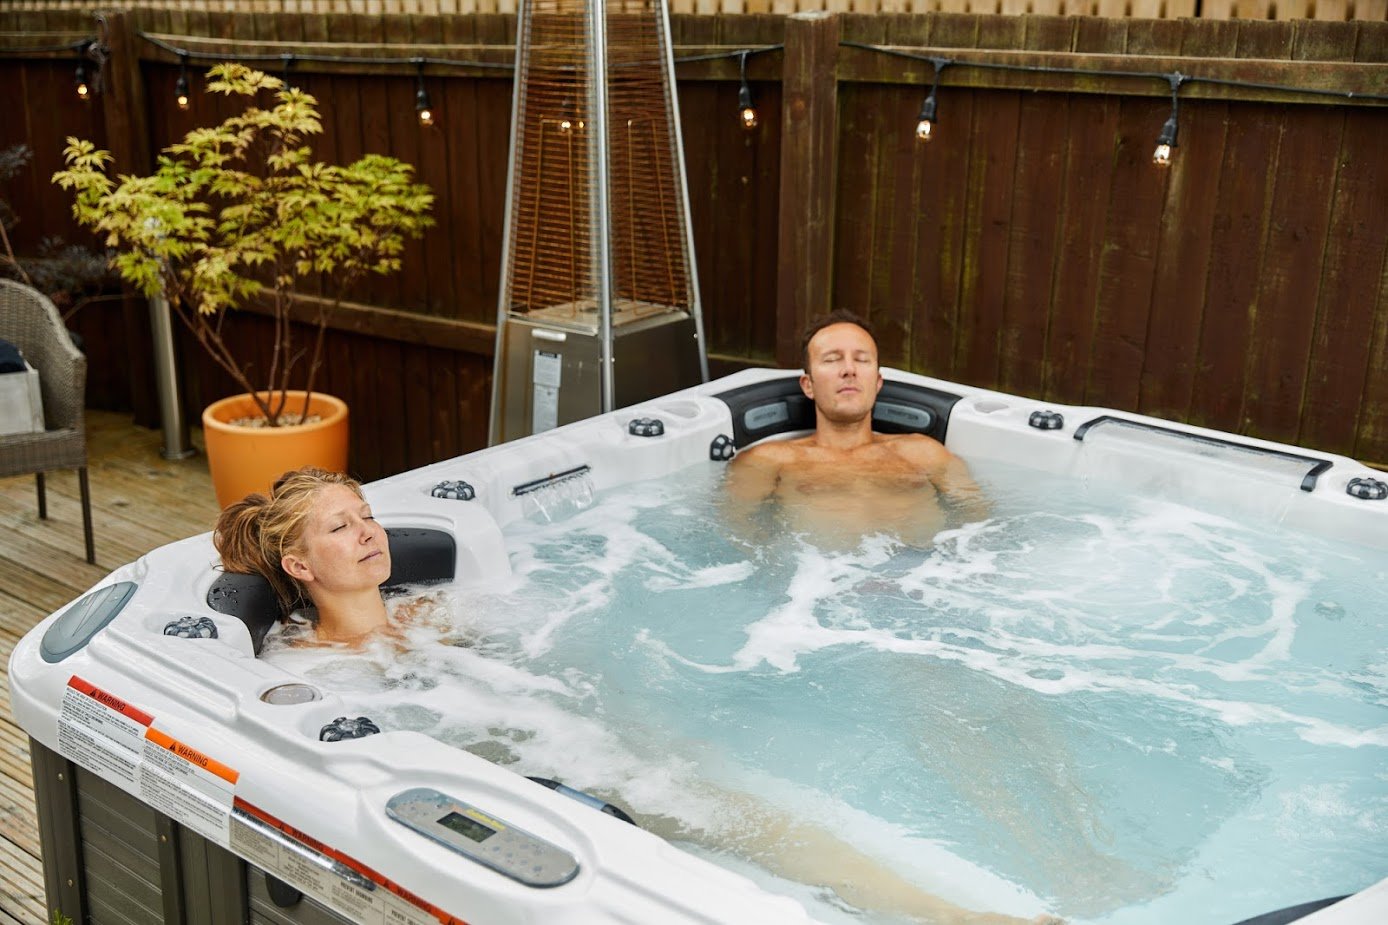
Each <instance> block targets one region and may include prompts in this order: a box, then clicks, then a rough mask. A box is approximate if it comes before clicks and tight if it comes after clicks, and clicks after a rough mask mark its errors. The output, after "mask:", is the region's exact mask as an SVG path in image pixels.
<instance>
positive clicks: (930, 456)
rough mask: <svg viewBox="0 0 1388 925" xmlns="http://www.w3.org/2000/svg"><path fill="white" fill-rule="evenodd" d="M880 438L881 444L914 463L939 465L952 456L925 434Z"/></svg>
mask: <svg viewBox="0 0 1388 925" xmlns="http://www.w3.org/2000/svg"><path fill="white" fill-rule="evenodd" d="M880 437H881V442H882V443H883V444H885V445H886V446H888V447H890V448H891V449H892V450H893V451H895V452H896V453H899V454H901V455H902V456H905V457H907V458H908V459H910V460H912V461H915V462H920V463H941V462H947V461H948V460H949V459H950V458H952V457H953V456H954V454H953V453H951V452H950V451H949V449H948V448H947V447H946V446H945V445H944V444H943V443H941V442H940V441H938V440H936V439H935V438H934V437H928V436H926V435H925V434H882V435H880Z"/></svg>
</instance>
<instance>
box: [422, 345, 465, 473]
mask: <svg viewBox="0 0 1388 925" xmlns="http://www.w3.org/2000/svg"><path fill="white" fill-rule="evenodd" d="M421 365H423V364H421ZM423 387H424V388H425V389H426V391H424V392H422V393H421V394H422V395H427V396H428V400H427V401H424V402H423V405H424V407H425V408H426V409H427V411H428V415H429V420H428V423H427V426H426V428H425V433H424V436H425V439H426V440H427V441H428V453H427V458H426V460H425V461H426V462H437V461H439V460H442V459H448V458H450V457H452V456H455V455H457V454H458V453H460V452H462V449H461V439H460V437H459V434H458V415H459V412H460V410H461V407H460V405H459V403H458V358H457V357H456V356H455V354H454V353H453V351H451V350H430V351H429V352H428V381H427V382H426V383H425V384H424V386H423ZM415 400H416V401H418V400H419V399H418V397H416V399H415Z"/></svg>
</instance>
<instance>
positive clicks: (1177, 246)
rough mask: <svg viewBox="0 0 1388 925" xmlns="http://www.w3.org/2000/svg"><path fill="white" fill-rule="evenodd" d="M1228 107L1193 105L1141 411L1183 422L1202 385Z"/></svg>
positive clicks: (1167, 218)
mask: <svg viewBox="0 0 1388 925" xmlns="http://www.w3.org/2000/svg"><path fill="white" fill-rule="evenodd" d="M1227 124H1228V106H1227V105H1225V104H1223V103H1214V102H1211V103H1206V102H1187V103H1186V104H1184V105H1183V106H1182V108H1181V129H1180V135H1181V143H1180V145H1179V146H1178V147H1177V148H1176V154H1175V156H1174V157H1173V158H1172V163H1171V166H1170V167H1169V168H1168V169H1169V170H1170V177H1169V180H1168V185H1167V188H1166V199H1165V203H1164V208H1163V209H1162V214H1161V231H1160V240H1159V242H1158V244H1157V247H1158V253H1157V266H1156V272H1155V274H1154V277H1153V281H1152V297H1151V305H1152V311H1151V317H1150V318H1149V320H1148V328H1147V344H1146V354H1145V356H1146V361H1145V362H1144V364H1143V369H1142V380H1141V383H1140V393H1139V396H1138V404H1137V407H1138V408H1139V409H1140V410H1141V411H1142V412H1143V413H1144V414H1151V415H1154V416H1156V417H1164V418H1171V419H1174V420H1182V419H1184V418H1185V417H1186V415H1187V414H1188V413H1189V410H1190V402H1191V396H1192V392H1193V390H1194V386H1195V380H1196V374H1197V371H1196V362H1197V360H1198V348H1199V340H1200V329H1201V325H1202V321H1203V318H1204V313H1205V310H1206V292H1207V289H1206V286H1207V283H1208V280H1209V277H1210V272H1209V267H1210V250H1211V244H1212V241H1213V239H1214V223H1215V204H1216V197H1217V192H1218V186H1219V178H1220V173H1219V165H1220V163H1221V162H1222V161H1223V157H1224V138H1225V132H1226V129H1227Z"/></svg>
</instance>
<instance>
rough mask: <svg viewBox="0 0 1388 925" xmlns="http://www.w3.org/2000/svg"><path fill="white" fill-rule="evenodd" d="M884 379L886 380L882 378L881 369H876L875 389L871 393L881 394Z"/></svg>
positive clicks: (884, 382)
mask: <svg viewBox="0 0 1388 925" xmlns="http://www.w3.org/2000/svg"><path fill="white" fill-rule="evenodd" d="M886 381H887V380H885V379H883V378H882V371H881V370H878V371H877V390H876V391H875V392H873V393H872V394H873V395H874V396H876V395H881V394H882V386H883V385H885V384H886Z"/></svg>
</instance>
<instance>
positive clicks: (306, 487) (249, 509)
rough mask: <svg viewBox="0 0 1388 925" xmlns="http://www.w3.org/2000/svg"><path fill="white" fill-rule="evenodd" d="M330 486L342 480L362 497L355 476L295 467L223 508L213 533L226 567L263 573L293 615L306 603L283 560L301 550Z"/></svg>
mask: <svg viewBox="0 0 1388 925" xmlns="http://www.w3.org/2000/svg"><path fill="white" fill-rule="evenodd" d="M329 485H343V486H346V487H347V488H350V489H351V490H352V491H353V492H355V493H356V496H357V497H358V498H361V497H362V493H361V485H360V483H358V482H357V480H356V479H354V478H352V477H350V476H347V475H343V474H342V473H341V472H329V471H328V470H327V469H319V468H316V467H314V466H304V467H303V468H302V469H293V470H291V471H289V472H286V473H285V474H284V475H281V476H280V477H279V478H278V479H276V480H275V484H274V485H273V486H271V488H270V494H269V496H268V497H267V496H265V495H262V494H260V493H259V492H257V493H255V494H252V495H247V496H246V497H245V498H243V499H242V500H240V501H237V502H236V503H235V504H233V505H231V506H230V507H228V508H227V509H226V510H224V511H222V513H221V516H219V517H218V518H217V526H216V527H215V528H214V529H213V532H212V544H213V545H214V546H216V547H217V552H218V553H219V554H220V555H221V557H222V568H224V569H225V570H226V571H228V572H241V573H243V574H247V575H262V576H264V577H265V579H266V580H267V581H269V582H270V587H272V588H274V589H275V597H276V598H278V599H279V603H280V609H281V610H282V612H283V613H284V614H286V615H287V614H289V613H290V612H291V611H293V610H294V608H296V607H298V606H300V605H301V604H303V603H306V602H307V595H306V594H305V593H304V589H303V587H302V586H301V585H300V584H299V582H298V581H297V580H296V579H294V578H292V577H291V576H290V575H289V574H288V573H287V572H285V570H284V568H283V567H282V566H281V565H280V560H281V559H283V558H284V557H285V555H286V554H288V553H297V552H302V550H301V549H300V547H299V540H300V539H301V538H302V537H303V534H304V524H305V522H306V521H307V520H308V517H309V515H310V514H311V513H312V512H313V506H314V504H315V503H316V502H317V499H318V493H319V492H321V491H322V490H323V489H324V488H327V487H328V486H329Z"/></svg>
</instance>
